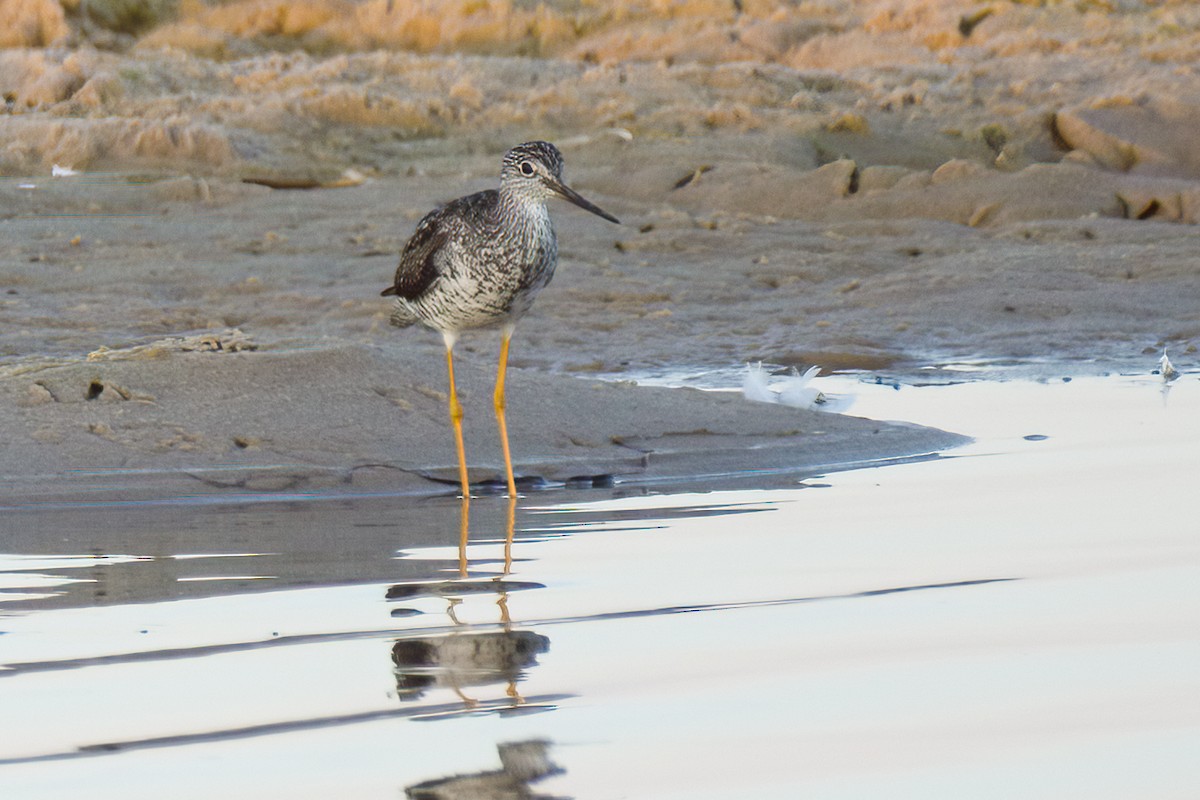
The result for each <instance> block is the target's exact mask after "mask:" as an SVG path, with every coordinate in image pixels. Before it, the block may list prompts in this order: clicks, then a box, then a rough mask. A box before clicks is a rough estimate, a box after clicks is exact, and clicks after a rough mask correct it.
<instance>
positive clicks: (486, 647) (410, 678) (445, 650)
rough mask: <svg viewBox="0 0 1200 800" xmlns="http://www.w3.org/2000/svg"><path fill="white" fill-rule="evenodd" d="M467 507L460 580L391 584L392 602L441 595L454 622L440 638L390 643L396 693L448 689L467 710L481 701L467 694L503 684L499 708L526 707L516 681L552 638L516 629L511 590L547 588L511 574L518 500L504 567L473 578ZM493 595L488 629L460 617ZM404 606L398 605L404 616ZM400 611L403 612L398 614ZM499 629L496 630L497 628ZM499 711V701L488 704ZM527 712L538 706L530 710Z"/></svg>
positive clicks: (510, 515)
mask: <svg viewBox="0 0 1200 800" xmlns="http://www.w3.org/2000/svg"><path fill="white" fill-rule="evenodd" d="M467 514H468V509H467V503H466V500H465V498H464V501H463V504H462V531H461V536H460V543H459V578H458V579H457V580H448V581H436V582H419V583H404V584H396V585H394V586H391V587H390V588H389V589H388V591H387V599H388V600H409V599H416V598H419V597H441V598H444V599H445V601H446V616H447V617H449V619H450V621H451V622H452V623H453V625H454V629H453V630H452V632H450V633H448V634H444V635H439V636H422V637H404V638H400V639H397V640H396V641H395V642H394V644H393V645H392V663H393V665H394V668H395V673H396V692H397V695H398V696H399V697H400V699H401V700H410V701H411V700H416V699H418V698H420V697H422V696H423V695H424V694H425V692H426V691H427V690H430V689H433V688H439V687H440V688H448V689H450V690H451V691H453V692H454V693H455V694H456V695H457V696H458V697H459V698H460V699H461V700H462V701H463V704H464V710H467V711H472V710H476V709H479V708H480V701H479V700H478V699H477V698H476V697H474V696H472V695H471V694H468V692H469V691H470V690H471V689H472V688H478V687H482V686H487V685H491V684H499V683H502V684H504V685H505V696H506V698H507V700H506V701H505V702H503V703H502V704H500V707H499V710H506V711H509V712H511V711H512V710H514V709H516V708H517V707H519V706H524V705H525V699H524V698H523V697H522V696H521V694H520V693H519V692H518V690H517V683H518V682H519V681H520V680H521V679H522V677H523V676H524V673H525V670H527V669H528V668H529V667H532V666H534V665H536V663H537V656H538V655H539V654H541V653H545V652H546V651H547V650H548V649H549V647H550V640H549V639H548V638H547V637H545V636H542V635H540V634H537V633H533V632H532V631H527V630H520V629H515V628H514V625H513V621H512V615H511V613H510V612H509V608H508V599H509V594H510V593H511V592H514V591H521V590H525V589H539V588H543V587H542V585H541V584H538V583H532V582H528V581H516V580H512V579H510V578H509V574H510V573H511V571H512V539H513V529H514V525H515V519H516V499H515V498H510V500H509V503H508V508H507V514H506V526H505V528H506V529H505V539H504V570H503V572H502V573H501V574H500V575H497V576H495V577H492V578H489V579H472V578H471V577H470V570H469V564H468V561H467V540H468V525H467V520H468V517H467ZM489 595H495V597H496V600H495V605H496V608H497V609H498V612H499V613H498V619H497V621H496V622H495V623H492V622H489V623H487V624H486V629H483V630H480V629H479V627H481V626H476V625H473V624H472V623H469V622H464V621H463V620H462V619H460V617H459V609H460V607H461V606H462V605H463V604H464V602H465V601H467V600H468V599H469V598H472V597H480V598H482V597H486V596H489ZM404 611H405V609H396V610H394V611H393V612H392V614H393V616H400V615H401V614H402V613H403V612H404ZM398 612H400V613H398ZM497 627H498V628H499V629H498V630H497V629H496V628H497ZM487 706H488V709H489V710H491V709H495V708H496V704H495V703H489V704H487ZM528 710H534V708H529V709H528Z"/></svg>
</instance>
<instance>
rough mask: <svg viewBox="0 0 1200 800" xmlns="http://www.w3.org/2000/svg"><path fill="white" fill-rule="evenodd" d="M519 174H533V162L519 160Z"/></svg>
mask: <svg viewBox="0 0 1200 800" xmlns="http://www.w3.org/2000/svg"><path fill="white" fill-rule="evenodd" d="M521 174H522V175H532V174H533V164H530V163H529V162H528V161H522V162H521Z"/></svg>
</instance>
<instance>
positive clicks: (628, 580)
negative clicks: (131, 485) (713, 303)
mask: <svg viewBox="0 0 1200 800" xmlns="http://www.w3.org/2000/svg"><path fill="white" fill-rule="evenodd" d="M826 388H827V389H828V390H829V391H831V392H837V393H841V394H844V395H848V394H853V395H855V398H854V405H853V407H852V408H851V412H852V413H859V414H864V415H867V416H874V417H882V418H900V419H906V420H911V421H914V422H919V423H924V424H935V425H939V426H941V427H945V428H948V429H951V430H957V431H960V432H964V433H968V434H971V435H973V436H975V437H976V439H977V441H976V443H975V444H973V445H971V446H969V447H967V448H963V449H961V450H957V451H953V452H950V453H947V454H945V456H944V457H942V458H939V459H935V460H929V461H924V462H920V463H910V464H902V465H897V466H889V467H882V468H874V469H862V470H854V471H848V472H840V473H832V474H828V475H824V476H790V477H788V476H773V477H770V478H763V479H762V480H764V481H765V480H770V481H771V483H770V484H761V485H759V486H756V487H754V488H738V489H736V490H731V489H728V488H725V487H722V486H717V487H713V486H708V487H691V491H688V492H680V493H673V494H666V493H657V492H653V491H647V490H645V489H638V490H636V491H634V490H631V489H625V488H622V487H620V486H617V487H615V488H613V489H611V490H591V491H586V492H566V491H555V492H546V493H541V494H534V495H531V496H529V497H526V498H523V499H522V500H521V502H520V504H519V507H518V508H517V509H516V513H515V517H514V518H513V520H512V522H513V524H514V528H515V536H514V543H513V545H512V548H511V553H510V554H509V555H511V560H506V548H505V545H504V539H505V534H506V528H507V526H508V525H509V517H508V510H509V509H508V506H507V502H506V501H505V500H504V499H503V498H498V497H482V498H477V499H476V500H475V501H474V502H473V503H472V504H471V506H470V520H469V523H470V542H469V545H468V547H467V549H466V551H465V555H466V558H467V574H466V576H465V577H464V576H463V575H461V574H460V563H459V556H460V554H459V551H458V547H457V544H458V539H459V525H460V516H459V515H460V511H461V509H460V506H459V503H458V501H457V500H455V499H453V498H448V497H441V498H431V499H425V500H417V499H414V498H412V497H396V496H386V495H383V496H292V497H285V498H278V497H276V498H273V499H272V498H266V497H264V498H260V499H259V500H258V501H256V502H239V503H237V504H221V503H212V502H205V503H187V502H182V503H177V504H172V505H145V506H138V505H135V506H128V505H125V506H104V505H98V506H91V507H84V506H79V507H72V506H56V507H54V508H49V507H46V508H37V507H29V508H23V509H19V510H9V511H8V512H6V513H5V514H4V515H3V517H0V531H2V538H0V542H2V547H0V549H3V550H4V551H5V553H6V555H4V556H0V590H2V591H0V708H3V709H5V720H6V722H7V724H6V725H5V726H4V733H3V734H0V786H3V787H4V791H3V795H4V796H5V797H18V798H61V797H65V796H70V795H75V794H84V793H86V795H87V796H89V797H92V798H109V797H112V798H116V797H120V798H129V797H160V796H167V795H169V796H173V797H211V796H214V795H217V794H219V795H221V796H224V797H231V798H236V797H256V798H257V797H275V796H288V797H292V798H309V797H311V798H318V797H320V798H327V797H357V798H394V797H397V796H402V795H403V790H404V789H405V787H410V786H414V785H417V784H421V783H423V782H426V781H432V780H437V779H441V778H444V777H446V776H450V775H455V774H462V773H475V772H488V771H490V772H491V773H492V774H491V775H490V777H487V778H485V780H490V781H493V785H502V786H510V787H511V786H514V785H519V784H520V783H521V781H522V780H523V779H524V778H528V777H536V776H537V775H540V774H541V773H543V772H547V771H549V772H551V773H552V774H550V775H549V776H548V777H545V778H544V779H543V780H541V781H539V782H536V783H534V784H533V786H532V791H534V792H538V793H545V794H547V795H554V796H571V797H581V798H582V797H601V798H607V797H613V798H615V797H656V798H664V797H681V798H682V797H688V798H696V797H710V798H741V797H756V798H762V797H780V798H784V797H796V796H817V797H839V798H841V797H846V798H850V797H863V798H867V797H872V798H873V797H882V796H887V797H939V796H955V797H964V796H969V797H973V798H977V797H998V798H999V797H1005V798H1007V797H1016V796H1020V797H1047V798H1050V797H1055V798H1058V797H1064V796H1088V797H1093V798H1095V797H1113V798H1116V797H1131V796H1141V797H1149V796H1154V797H1160V798H1161V797H1181V798H1182V797H1188V796H1192V795H1191V793H1192V792H1193V791H1194V787H1195V786H1196V785H1197V784H1198V783H1200V766H1198V765H1197V762H1196V759H1195V757H1194V756H1195V752H1196V751H1197V748H1200V677H1198V676H1200V639H1198V638H1197V636H1196V631H1197V630H1200V599H1198V598H1200V595H1197V592H1196V588H1195V587H1196V586H1197V585H1200V537H1198V536H1197V525H1196V523H1195V521H1194V518H1195V513H1194V509H1193V508H1192V505H1193V504H1192V501H1191V497H1192V496H1193V493H1194V486H1195V481H1196V476H1197V475H1198V474H1200V446H1198V443H1200V414H1198V413H1197V412H1198V411H1200V382H1198V381H1197V380H1196V376H1195V375H1185V376H1183V377H1182V378H1181V379H1180V380H1178V381H1177V382H1176V383H1175V384H1173V385H1172V386H1171V388H1170V389H1169V391H1165V392H1164V390H1163V388H1162V384H1161V383H1160V382H1159V381H1158V379H1157V378H1154V377H1146V378H1122V377H1111V378H1087V379H1076V380H1073V381H1069V382H1065V381H1054V382H1047V383H1032V382H1020V381H1013V382H970V383H963V384H958V385H948V386H947V385H940V386H929V387H913V386H900V387H899V388H892V387H890V386H877V385H867V384H860V383H856V382H855V381H853V380H851V379H841V380H835V381H832V382H830V383H828V384H827V386H826ZM730 485H733V484H732V483H731V484H730ZM737 485H738V486H742V485H743V482H737ZM512 742H525V743H532V744H527V745H526V747H529V748H532V749H533V753H532V755H530V754H529V753H526V754H525V755H524V756H523V757H522V758H516V757H514V756H513V755H512V753H513V751H512V750H511V749H510V750H508V751H506V759H507V761H508V764H509V769H508V771H507V772H500V755H499V754H498V752H497V745H499V744H502V743H512ZM544 743H548V744H544ZM543 747H548V759H549V761H550V762H552V763H553V764H554V765H557V767H558V768H559V769H558V770H557V771H555V770H552V769H551V767H550V765H549V764H547V763H545V759H544V758H542V757H541V756H540V753H541V752H542V751H541V748H543ZM539 759H540V761H539ZM522 763H523V764H526V765H528V764H529V763H534V764H537V763H541V766H540V767H530V768H529V769H528V771H526V772H523V771H522V768H521V767H520V766H519V765H520V764H522ZM514 764H517V765H518V766H515V767H514V766H513V765H514ZM197 767H202V768H201V769H198V768H197ZM506 781H507V783H505V782H506ZM430 791H432V790H430ZM429 796H438V795H429ZM466 796H475V795H466ZM478 796H481V797H483V796H488V795H478Z"/></svg>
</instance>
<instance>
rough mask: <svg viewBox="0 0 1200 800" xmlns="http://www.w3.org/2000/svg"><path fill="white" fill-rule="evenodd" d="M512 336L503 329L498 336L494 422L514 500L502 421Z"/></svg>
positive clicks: (515, 485)
mask: <svg viewBox="0 0 1200 800" xmlns="http://www.w3.org/2000/svg"><path fill="white" fill-rule="evenodd" d="M511 338H512V333H511V332H510V331H507V330H506V331H504V333H503V334H502V335H501V338H500V367H499V369H497V370H496V394H495V396H494V399H495V402H496V424H497V425H499V427H500V447H501V448H502V449H503V451H504V477H506V478H507V479H508V496H509V497H511V498H513V499H514V500H515V499H516V497H517V482H516V480H515V479H514V478H513V468H512V455H511V454H510V453H509V450H508V426H507V425H506V424H505V422H504V408H505V405H506V403H505V400H504V373H505V372H506V371H507V370H508V341H509V339H511Z"/></svg>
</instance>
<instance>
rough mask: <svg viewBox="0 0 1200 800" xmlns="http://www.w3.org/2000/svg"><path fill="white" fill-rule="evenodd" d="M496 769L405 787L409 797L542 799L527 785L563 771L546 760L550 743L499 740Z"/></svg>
mask: <svg viewBox="0 0 1200 800" xmlns="http://www.w3.org/2000/svg"><path fill="white" fill-rule="evenodd" d="M496 749H497V750H499V751H500V769H498V770H487V771H484V772H474V773H470V774H467V775H454V776H452V777H449V778H436V779H434V780H430V781H422V782H421V783H418V784H414V785H412V786H409V787H407V788H406V789H405V790H404V793H405V794H406V795H407V796H408V798H409V800H542V798H546V799H547V800H549V798H548V796H547V795H540V794H533V792H532V791H531V790H530V788H529V785H530V784H532V783H536V782H537V781H539V780H541V779H542V778H545V777H548V776H550V775H557V774H559V773H561V772H562V771H563V770H562V768H561V767H559V766H558V765H557V764H555V763H554V762H553V761H551V760H550V742H547V741H545V740H543V739H531V740H528V741H524V742H503V743H501V744H498V745H496ZM560 800H561V799H560Z"/></svg>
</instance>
